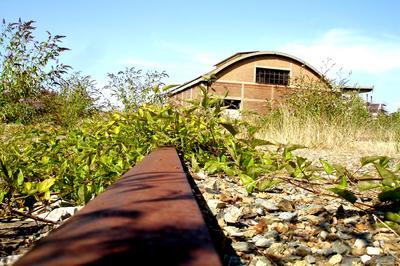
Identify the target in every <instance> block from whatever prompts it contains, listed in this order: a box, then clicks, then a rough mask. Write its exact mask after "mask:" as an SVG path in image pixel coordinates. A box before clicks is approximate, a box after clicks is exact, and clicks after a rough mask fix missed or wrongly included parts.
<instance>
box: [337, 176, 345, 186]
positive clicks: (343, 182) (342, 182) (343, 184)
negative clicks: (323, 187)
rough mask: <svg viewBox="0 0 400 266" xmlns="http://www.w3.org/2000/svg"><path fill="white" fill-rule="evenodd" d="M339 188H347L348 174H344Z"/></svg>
mask: <svg viewBox="0 0 400 266" xmlns="http://www.w3.org/2000/svg"><path fill="white" fill-rule="evenodd" d="M338 188H341V189H345V188H347V178H346V176H344V175H342V177H341V180H340V183H339V185H338Z"/></svg>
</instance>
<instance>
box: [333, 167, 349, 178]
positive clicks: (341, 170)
mask: <svg viewBox="0 0 400 266" xmlns="http://www.w3.org/2000/svg"><path fill="white" fill-rule="evenodd" d="M333 168H335V170H336V176H338V177H339V176H344V175H346V168H344V167H343V166H342V165H340V164H333Z"/></svg>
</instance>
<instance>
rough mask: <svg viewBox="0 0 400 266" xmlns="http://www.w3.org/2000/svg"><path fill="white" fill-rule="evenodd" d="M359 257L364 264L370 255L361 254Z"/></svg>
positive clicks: (369, 258)
mask: <svg viewBox="0 0 400 266" xmlns="http://www.w3.org/2000/svg"><path fill="white" fill-rule="evenodd" d="M360 259H361V262H362V263H364V264H365V263H367V262H368V261H370V260H371V256H369V255H362V256H361V257H360Z"/></svg>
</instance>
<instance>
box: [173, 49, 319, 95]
mask: <svg viewBox="0 0 400 266" xmlns="http://www.w3.org/2000/svg"><path fill="white" fill-rule="evenodd" d="M262 56H278V57H283V58H288V59H291V60H293V61H295V62H297V63H299V64H301V65H302V66H304V67H306V68H308V69H309V70H310V71H311V72H313V73H314V74H315V75H316V76H317V77H319V78H321V79H322V80H324V81H325V79H324V76H323V75H322V73H320V72H319V71H318V70H317V69H315V68H314V67H313V66H311V65H310V64H308V63H307V62H305V61H303V60H301V59H300V58H297V57H295V56H293V55H289V54H286V53H281V52H276V51H254V52H239V53H236V54H234V55H232V56H230V57H228V58H226V59H224V60H222V61H221V62H219V63H217V64H216V65H215V67H216V68H215V69H213V70H211V71H210V72H208V73H206V74H205V75H202V76H200V77H198V78H195V79H193V80H191V81H189V82H186V83H184V84H182V85H180V86H178V87H175V88H174V89H172V90H171V91H170V92H169V93H170V94H175V93H178V92H180V91H183V90H185V89H187V88H190V87H192V86H195V85H197V84H199V83H200V82H202V81H204V76H209V75H216V74H218V73H219V72H221V71H223V70H225V69H227V68H228V67H230V66H232V65H234V64H235V63H237V62H240V61H242V60H245V59H249V58H254V57H262Z"/></svg>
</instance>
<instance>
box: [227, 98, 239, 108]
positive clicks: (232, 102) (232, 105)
mask: <svg viewBox="0 0 400 266" xmlns="http://www.w3.org/2000/svg"><path fill="white" fill-rule="evenodd" d="M224 106H228V109H234V110H239V109H240V100H231V99H224Z"/></svg>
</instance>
